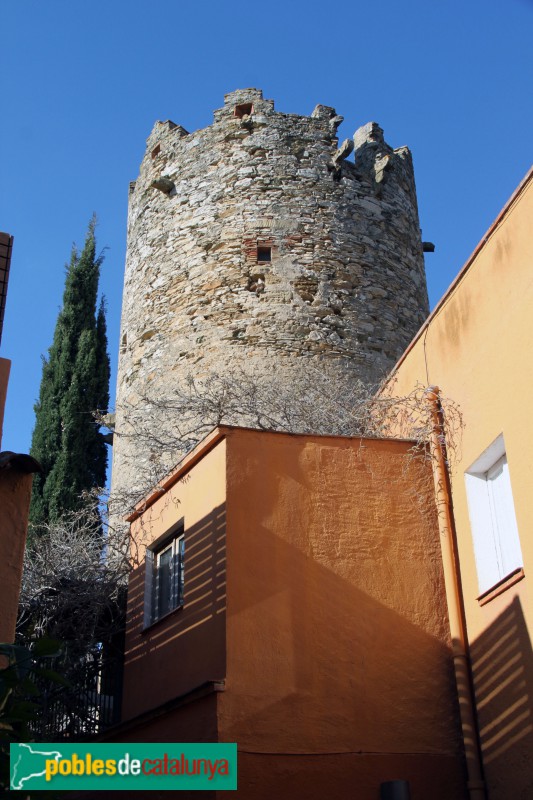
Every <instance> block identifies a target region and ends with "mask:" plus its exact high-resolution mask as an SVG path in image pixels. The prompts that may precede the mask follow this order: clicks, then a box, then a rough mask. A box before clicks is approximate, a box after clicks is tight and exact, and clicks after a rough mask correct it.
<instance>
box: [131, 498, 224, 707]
mask: <svg viewBox="0 0 533 800" xmlns="http://www.w3.org/2000/svg"><path fill="white" fill-rule="evenodd" d="M178 518H179V516H178ZM225 533H226V512H225V506H224V505H222V506H219V507H217V508H214V509H213V510H212V511H211V513H209V514H208V515H206V516H205V517H204V518H203V519H202V520H201V521H200V522H199V523H198V524H196V525H192V526H190V527H188V526H187V525H186V538H185V542H186V543H185V548H186V549H185V594H184V605H183V606H182V607H181V608H178V609H175V610H174V611H172V612H171V613H170V614H169V615H167V616H166V617H164V618H163V619H161V620H159V621H158V622H156V623H154V624H153V625H150V626H149V627H148V628H146V629H143V622H144V591H145V588H144V585H145V568H144V564H142V565H141V566H140V567H138V568H137V569H135V570H134V571H133V572H132V574H131V576H130V583H129V591H128V617H127V633H126V659H125V667H124V696H123V719H128V718H131V717H133V716H136V715H137V714H140V713H142V712H144V711H147V710H150V709H153V708H155V707H157V706H159V705H161V704H162V703H164V702H166V701H168V700H170V699H172V698H174V697H177V696H178V695H182V694H185V693H187V692H189V691H191V690H193V689H195V688H196V687H198V686H199V685H200V684H202V683H203V682H206V681H216V680H222V679H223V678H224V677H225V672H226V661H225V625H226V622H225V609H226V552H225V545H226V542H225V538H226V537H225Z"/></svg>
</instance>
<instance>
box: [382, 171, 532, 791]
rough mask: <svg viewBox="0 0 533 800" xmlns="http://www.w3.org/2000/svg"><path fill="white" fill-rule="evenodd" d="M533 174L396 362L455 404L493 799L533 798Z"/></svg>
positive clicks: (460, 513) (479, 703) (469, 627)
mask: <svg viewBox="0 0 533 800" xmlns="http://www.w3.org/2000/svg"><path fill="white" fill-rule="evenodd" d="M532 221H533V169H532V170H531V171H530V172H529V173H528V175H527V176H526V177H525V179H524V180H523V182H522V183H521V185H520V186H519V187H518V189H517V190H516V192H515V193H514V195H513V196H512V197H511V199H510V200H509V202H508V203H507V205H506V206H505V207H504V209H503V210H502V212H501V213H500V215H499V217H498V218H497V220H496V221H495V223H494V224H493V225H492V227H491V228H490V230H489V231H488V232H487V234H486V235H485V236H484V237H483V239H482V241H481V243H480V244H479V246H478V247H477V249H476V250H475V252H474V253H473V255H472V257H471V258H470V259H469V260H468V262H467V263H466V265H465V267H464V268H463V270H462V271H461V273H460V274H459V276H458V277H457V279H456V281H455V282H454V283H453V284H452V286H451V287H450V289H449V290H448V291H447V293H446V294H445V295H444V297H443V298H442V300H441V301H440V303H439V304H438V305H437V307H436V308H435V310H434V311H433V313H432V314H431V316H430V317H429V319H428V320H427V322H426V323H425V325H424V326H423V327H422V329H421V330H420V332H419V333H418V335H417V336H416V337H415V339H414V340H413V342H412V343H411V345H410V347H409V348H408V349H407V351H406V352H405V354H404V355H403V357H402V358H401V359H400V361H399V363H398V365H397V368H396V371H395V380H394V384H393V389H392V391H393V392H394V393H395V394H396V393H397V394H399V395H402V394H407V393H408V392H410V391H411V390H412V389H413V388H414V386H415V385H416V384H417V383H418V384H422V385H425V386H427V385H431V384H434V385H438V386H439V387H440V389H441V391H442V393H443V394H444V395H446V396H447V397H449V398H451V399H453V401H454V402H455V403H457V404H458V405H459V408H460V410H461V414H462V418H463V426H462V431H461V441H460V448H459V450H458V452H457V454H456V458H455V459H454V461H453V464H452V470H451V493H452V502H453V515H454V520H455V529H456V538H457V555H458V566H459V570H460V578H461V583H462V595H463V604H464V614H465V620H466V631H467V637H468V643H469V648H470V657H471V663H472V671H473V680H474V689H475V703H476V709H477V716H478V722H479V734H480V740H481V753H482V762H483V771H484V774H485V782H486V787H487V793H488V797H489V798H490V800H508V798H511V797H512V798H531V797H533V762H532V759H531V753H532V752H533V653H532V649H531V635H532V633H533V604H532V587H531V584H530V581H531V573H532V571H533V537H532V536H531V530H532V526H533V505H532V503H531V475H532V472H533V426H532V425H531V412H530V409H529V398H530V397H531V395H532V392H533V372H532V370H531V368H530V360H531V353H532V352H533V325H532V312H531V309H532V308H533V240H532V235H531V231H532Z"/></svg>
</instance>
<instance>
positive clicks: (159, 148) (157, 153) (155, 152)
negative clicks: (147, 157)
mask: <svg viewBox="0 0 533 800" xmlns="http://www.w3.org/2000/svg"><path fill="white" fill-rule="evenodd" d="M160 152H161V145H160V144H156V146H155V147H154V149H153V150H152V158H155V157H156V156H158V155H159V153H160Z"/></svg>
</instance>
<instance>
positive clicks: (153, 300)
mask: <svg viewBox="0 0 533 800" xmlns="http://www.w3.org/2000/svg"><path fill="white" fill-rule="evenodd" d="M342 119H343V118H342V117H340V116H337V114H336V112H335V110H334V109H333V108H330V107H328V106H322V105H318V106H317V107H316V108H315V110H314V111H313V113H312V114H311V116H309V117H307V116H299V115H297V114H283V113H279V112H277V111H275V110H274V103H273V101H271V100H264V99H263V94H262V92H261V91H259V90H257V89H244V90H240V91H236V92H232V93H230V94H228V95H226V96H225V98H224V106H223V107H222V108H221V109H219V110H217V111H215V114H214V122H213V124H212V125H210V126H208V127H207V128H205V129H203V130H200V131H196V132H194V133H188V132H187V131H186V130H185V129H184V128H183V127H181V126H180V125H176V124H175V123H173V122H170V121H167V122H157V123H156V125H155V127H154V129H153V131H152V133H151V134H150V137H149V138H148V143H147V149H146V154H145V157H144V159H143V162H142V164H141V169H140V175H139V177H138V179H137V180H136V181H135V182H134V183H132V184H131V185H130V203H129V216H128V251H127V259H126V274H125V282H124V298H123V309H122V328H121V347H120V361H119V373H118V390H117V417H116V432H117V435H116V437H115V447H114V479H113V483H114V486H115V488H117V486H118V487H119V488H124V487H128V486H132V485H133V484H134V483H135V478H134V475H136V474H137V475H138V474H139V470H140V468H141V464H140V461H143V460H144V459H145V458H149V455H150V454H149V453H148V452H141V451H142V447H140V448H137V447H136V445H135V437H134V436H133V437H130V436H128V435H127V431H128V419H127V413H126V412H125V406H126V405H127V406H128V407H132V406H135V404H138V403H139V402H141V401H140V400H139V398H141V397H142V396H143V395H145V394H146V387H147V386H148V387H149V388H150V391H151V392H152V394H153V393H156V394H159V393H165V392H166V391H167V390H168V389H169V387H171V386H172V385H177V384H179V383H180V381H183V380H184V379H185V377H186V376H187V375H188V374H191V373H192V374H196V375H199V376H201V375H206V374H208V373H209V371H210V370H212V369H216V370H218V371H220V370H223V369H224V368H227V369H231V365H232V363H233V364H234V363H236V361H237V362H238V361H241V362H244V361H246V363H247V364H248V365H249V366H252V368H255V367H257V369H258V370H261V368H262V367H263V368H267V369H269V370H272V371H275V372H276V374H279V376H280V380H285V381H287V382H289V383H290V371H291V367H293V368H294V366H295V365H296V364H297V363H298V364H299V365H300V366H301V364H302V363H312V364H313V365H314V366H315V367H317V368H319V369H322V368H326V367H327V369H329V370H330V371H331V370H333V372H334V373H335V374H336V375H338V376H339V378H340V379H346V380H353V375H354V371H355V374H357V376H358V377H359V378H360V379H362V380H363V381H367V382H369V383H370V382H375V381H377V380H379V378H380V377H381V376H382V375H383V374H384V372H385V371H386V370H387V369H389V368H390V367H392V366H393V364H394V363H395V361H396V359H397V357H398V356H399V355H400V354H401V352H402V351H403V350H404V348H405V346H406V345H407V344H408V342H409V341H410V340H411V338H412V337H413V335H414V334H415V333H416V331H417V329H418V328H419V326H420V325H421V323H422V322H423V320H424V319H425V317H426V315H427V313H428V301H427V291H426V283H425V273H424V263H423V255H422V243H421V238H420V228H419V221H418V211H417V202H416V192H415V184H414V176H413V167H412V161H411V155H410V152H409V150H408V149H407V148H406V147H401V148H398V149H396V150H393V149H392V148H391V147H389V145H388V144H386V142H385V141H384V138H383V131H382V130H381V128H380V127H379V126H378V125H376V124H375V123H369V124H367V125H364V126H363V127H362V128H360V129H359V130H358V131H357V132H356V134H355V136H354V140H353V141H352V140H346V141H345V142H344V143H343V144H342V145H341V146H340V147H339V146H338V140H337V136H336V131H337V128H338V126H339V124H340V123H341V122H342ZM353 151H355V158H354V160H351V158H350V156H351V153H352V152H353ZM348 158H350V160H348ZM303 360H305V361H303Z"/></svg>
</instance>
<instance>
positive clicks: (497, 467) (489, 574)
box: [465, 435, 523, 594]
mask: <svg viewBox="0 0 533 800" xmlns="http://www.w3.org/2000/svg"><path fill="white" fill-rule="evenodd" d="M465 480H466V492H467V497H468V511H469V515H470V525H471V528H472V536H473V539H474V552H475V556H476V567H477V573H478V580H479V592H480V594H483V593H484V592H487V591H488V590H489V589H491V588H492V587H493V586H495V585H496V584H498V583H499V582H500V581H502V580H503V579H504V578H506V577H508V576H509V575H510V574H511V573H512V572H514V571H515V570H517V569H519V568H520V567H522V566H523V559H522V550H521V548H520V536H519V534H518V526H517V524H516V515H515V510H514V502H513V492H512V489H511V479H510V476H509V466H508V464H507V456H506V452H505V442H504V439H503V436H502V435H500V436H498V438H497V439H496V441H494V442H493V443H492V444H491V445H490V447H488V448H487V449H486V450H485V451H484V453H482V455H481V456H480V457H479V458H478V459H477V460H476V461H475V462H474V463H473V464H472V466H471V467H470V469H468V470H467V472H466V473H465Z"/></svg>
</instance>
